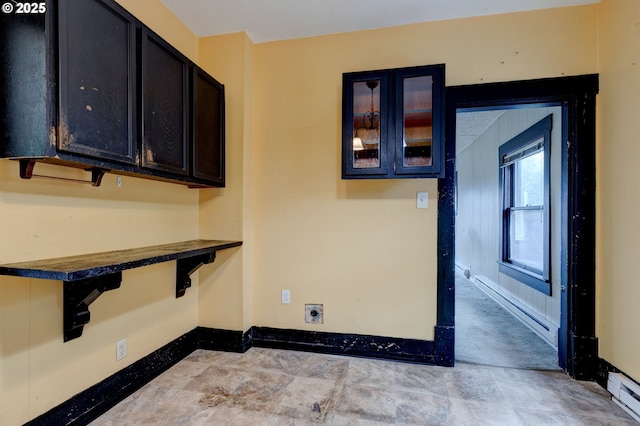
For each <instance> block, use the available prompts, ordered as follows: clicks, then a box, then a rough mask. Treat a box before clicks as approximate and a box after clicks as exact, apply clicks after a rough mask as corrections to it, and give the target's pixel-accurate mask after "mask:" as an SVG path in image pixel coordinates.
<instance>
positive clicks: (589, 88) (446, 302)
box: [435, 75, 598, 380]
mask: <svg viewBox="0 0 640 426" xmlns="http://www.w3.org/2000/svg"><path fill="white" fill-rule="evenodd" d="M597 92H598V76H597V75H586V76H577V77H561V78H552V79H540V80H528V81H518V82H507V83H489V84H482V85H470V86H455V87H448V88H447V105H446V118H447V121H446V130H445V160H446V161H445V168H446V169H445V177H444V178H443V179H440V180H439V184H438V185H439V188H438V190H439V194H440V197H439V204H438V230H439V231H438V252H439V253H438V269H439V271H438V272H439V273H438V295H437V297H438V319H437V326H436V335H435V355H436V357H437V358H438V360H439V361H440V363H441V364H444V365H453V363H454V359H455V343H454V341H455V339H454V338H455V256H454V253H455V231H456V230H455V195H456V194H455V161H456V152H455V148H456V143H455V141H456V135H455V132H456V112H457V111H458V110H461V109H465V110H469V111H471V110H473V109H485V110H486V109H489V108H501V107H502V108H520V107H522V106H523V105H530V104H538V105H543V104H547V105H559V106H560V107H561V108H562V111H563V114H562V117H563V128H564V129H566V134H563V135H562V141H561V144H562V146H561V150H562V154H561V160H562V171H561V177H560V180H561V196H560V202H561V212H562V213H561V219H560V220H561V223H560V235H561V236H560V238H561V245H562V250H561V261H560V264H561V266H560V271H559V272H560V277H561V282H562V283H563V285H562V286H561V288H560V303H561V304H562V306H565V307H566V309H564V310H563V311H562V313H561V317H560V324H559V327H558V358H559V365H560V367H561V368H562V369H563V370H565V371H567V372H568V373H569V374H570V375H571V376H572V377H574V378H577V379H585V380H589V379H592V378H593V377H594V376H595V373H596V370H597V368H596V367H597V338H596V337H595V97H596V94H597Z"/></svg>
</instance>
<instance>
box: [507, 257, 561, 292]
mask: <svg viewBox="0 0 640 426" xmlns="http://www.w3.org/2000/svg"><path fill="white" fill-rule="evenodd" d="M498 270H499V271H500V272H501V273H503V274H505V275H508V276H510V277H511V278H513V279H516V280H518V281H520V282H521V283H523V284H525V285H528V286H529V287H531V288H533V289H534V290H537V291H539V292H541V293H543V294H546V295H547V296H551V283H550V282H549V281H548V280H545V279H544V278H543V277H542V275H538V274H535V273H533V272H531V271H527V270H526V269H523V268H519V267H517V266H515V265H512V264H510V263H506V262H502V261H498Z"/></svg>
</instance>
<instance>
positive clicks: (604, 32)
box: [596, 0, 640, 380]
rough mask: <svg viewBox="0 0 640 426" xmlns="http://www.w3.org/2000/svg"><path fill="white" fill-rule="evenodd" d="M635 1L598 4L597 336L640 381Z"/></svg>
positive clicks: (639, 78)
mask: <svg viewBox="0 0 640 426" xmlns="http://www.w3.org/2000/svg"><path fill="white" fill-rule="evenodd" d="M638 17H640V2H638V1H635V0H604V1H603V2H602V3H601V5H600V22H601V26H600V39H599V51H600V60H599V70H598V71H599V73H600V96H599V99H598V102H599V113H600V114H599V117H600V119H599V123H598V124H599V129H600V130H599V132H598V136H599V138H598V150H597V155H596V158H597V181H598V190H597V197H598V200H597V223H598V227H597V237H598V245H597V248H598V253H597V259H596V271H597V291H598V292H597V295H598V298H597V300H598V304H597V307H598V308H597V312H596V315H597V325H598V328H597V336H598V337H599V339H600V356H601V357H602V358H604V359H606V360H607V361H608V362H610V363H612V364H613V365H615V366H616V367H618V368H620V369H621V370H623V371H624V372H625V373H627V374H629V375H631V376H632V377H633V378H634V379H636V380H640V356H639V354H640V328H638V323H640V309H638V303H639V302H640V284H639V282H638V271H636V269H635V265H636V263H637V262H638V258H637V255H638V253H640V246H639V241H640V226H638V212H637V210H636V206H638V205H640V191H638V182H640V168H638V158H640V144H639V143H638V137H639V135H640V120H638V112H639V111H640V98H639V97H638V93H640V24H639V23H638Z"/></svg>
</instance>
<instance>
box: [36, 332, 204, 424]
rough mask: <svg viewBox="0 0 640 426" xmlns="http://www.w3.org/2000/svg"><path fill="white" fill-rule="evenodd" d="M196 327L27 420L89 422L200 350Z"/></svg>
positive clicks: (45, 422) (40, 422) (50, 422)
mask: <svg viewBox="0 0 640 426" xmlns="http://www.w3.org/2000/svg"><path fill="white" fill-rule="evenodd" d="M197 344H198V333H197V329H194V330H192V331H190V332H188V333H186V334H184V335H182V336H181V337H179V338H177V339H175V340H174V341H172V342H170V343H168V344H166V345H165V346H163V347H161V348H160V349H158V350H156V351H154V352H152V353H151V354H149V355H147V356H146V357H144V358H142V359H140V360H138V361H136V362H134V363H133V364H131V365H129V366H128V367H125V368H123V369H122V370H120V371H118V372H117V373H115V374H113V375H111V376H109V377H107V378H106V379H104V380H103V381H101V382H100V383H98V384H96V385H94V386H91V387H90V388H88V389H87V390H85V391H83V392H80V393H79V394H77V395H75V396H74V397H72V398H71V399H69V400H67V401H65V402H63V403H62V404H60V405H58V406H57V407H54V408H52V409H51V410H49V411H48V412H46V413H44V414H42V415H41V416H39V417H36V418H35V419H33V420H31V421H30V422H28V423H26V424H27V425H86V424H88V423H90V422H92V421H93V420H95V419H97V418H98V417H99V416H101V415H102V414H104V413H106V412H107V411H108V410H109V409H111V408H112V407H114V406H115V405H116V404H118V403H119V402H120V401H122V400H123V399H125V398H126V397H127V396H129V395H131V394H132V393H134V392H135V391H137V390H138V389H140V388H141V387H142V386H144V385H146V384H147V383H149V382H150V381H151V380H153V379H154V378H155V377H157V376H158V375H160V374H161V373H163V372H165V371H166V370H168V369H169V368H170V367H171V366H173V365H174V364H176V363H177V362H178V361H180V360H181V359H183V358H184V357H186V356H187V355H189V354H190V353H191V352H193V351H194V350H196V349H197Z"/></svg>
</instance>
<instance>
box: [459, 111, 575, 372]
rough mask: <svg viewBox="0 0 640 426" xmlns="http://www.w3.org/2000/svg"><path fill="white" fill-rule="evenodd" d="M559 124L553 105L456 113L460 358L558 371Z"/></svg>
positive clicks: (494, 364)
mask: <svg viewBox="0 0 640 426" xmlns="http://www.w3.org/2000/svg"><path fill="white" fill-rule="evenodd" d="M563 122H564V120H563V118H562V107H561V106H559V105H555V106H554V105H546V104H544V105H523V106H521V107H519V108H502V107H501V108H499V109H494V108H491V109H488V110H483V111H478V110H476V109H474V110H470V111H468V110H465V109H458V111H457V112H456V175H455V184H456V209H455V221H456V225H455V227H456V237H455V245H456V251H455V253H456V254H455V258H456V278H455V286H456V291H455V303H456V316H455V327H456V334H455V346H456V348H455V349H456V350H455V358H456V361H458V362H467V363H474V364H484V365H492V366H498V367H508V368H518V369H536V370H558V369H559V366H558V365H559V363H558V352H557V344H558V330H559V326H560V316H561V310H562V306H561V303H560V293H561V291H560V289H561V281H560V261H561V257H560V253H561V240H560V232H559V225H560V223H561V215H560V205H561V201H560V196H561V194H560V188H561V182H560V176H561V146H562V144H561V140H562V134H563V129H562V126H563ZM564 133H566V129H565V132H564ZM522 275H524V276H522Z"/></svg>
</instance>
